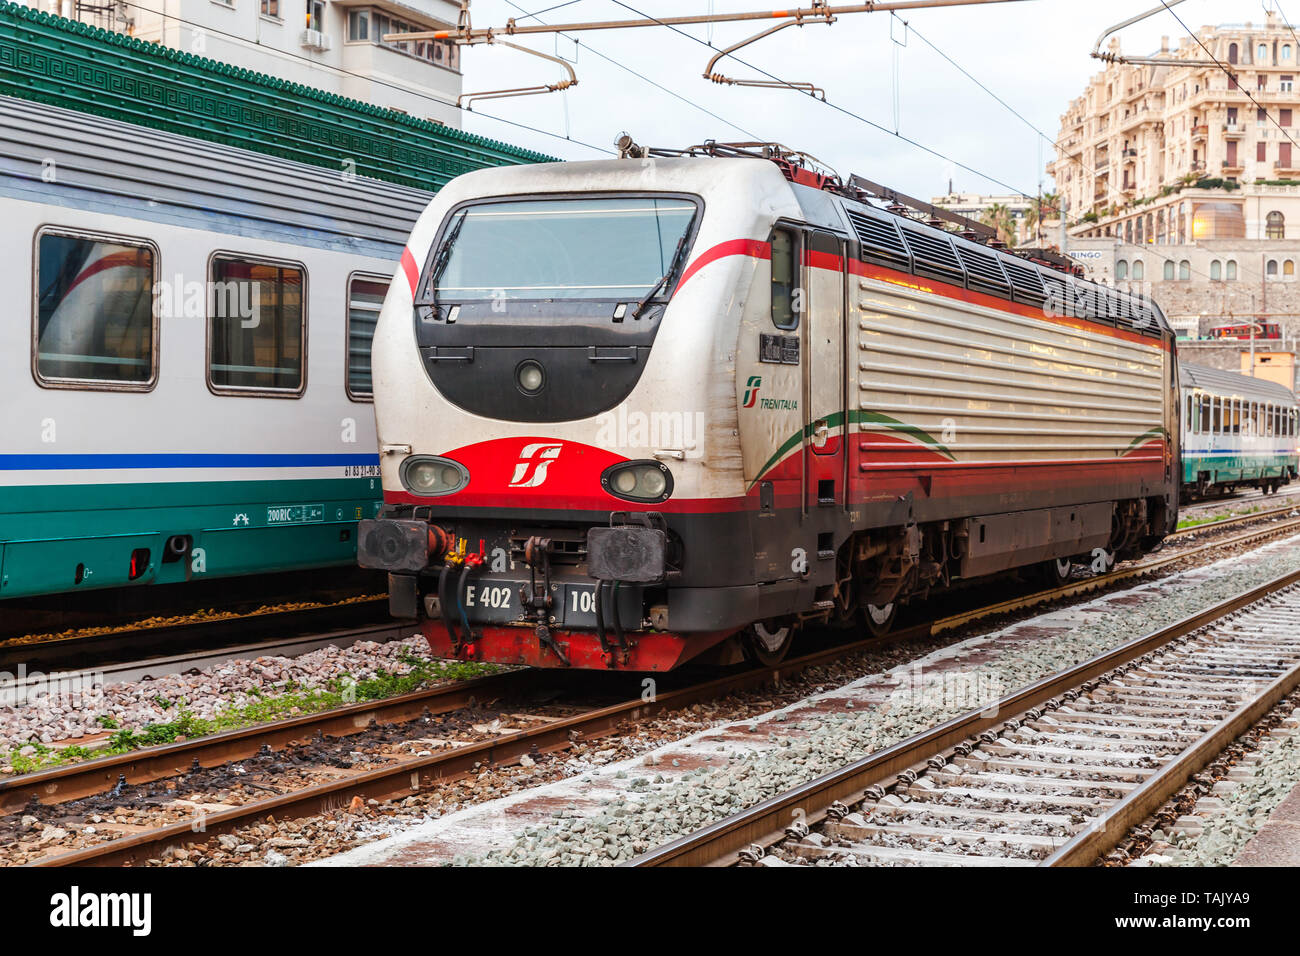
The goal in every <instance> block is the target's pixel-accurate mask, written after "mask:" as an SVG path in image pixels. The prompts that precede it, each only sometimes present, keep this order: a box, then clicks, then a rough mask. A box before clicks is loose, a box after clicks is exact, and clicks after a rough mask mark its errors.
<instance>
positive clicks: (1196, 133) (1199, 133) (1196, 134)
mask: <svg viewBox="0 0 1300 956" xmlns="http://www.w3.org/2000/svg"><path fill="white" fill-rule="evenodd" d="M1209 135H1210V127H1209V125H1208V124H1206V123H1202V124H1201V125H1200V126H1193V127H1192V140H1193V141H1196V140H1198V139H1199V140H1205V139H1206V138H1207V137H1208V136H1209Z"/></svg>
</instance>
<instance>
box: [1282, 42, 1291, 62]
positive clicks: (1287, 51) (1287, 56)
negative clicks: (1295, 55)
mask: <svg viewBox="0 0 1300 956" xmlns="http://www.w3.org/2000/svg"><path fill="white" fill-rule="evenodd" d="M1290 61H1291V44H1289V43H1283V44H1282V62H1283V63H1289V62H1290Z"/></svg>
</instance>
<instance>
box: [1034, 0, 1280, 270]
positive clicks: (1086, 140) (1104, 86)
mask: <svg viewBox="0 0 1300 956" xmlns="http://www.w3.org/2000/svg"><path fill="white" fill-rule="evenodd" d="M1198 37H1199V39H1200V41H1201V43H1204V45H1205V48H1208V49H1209V50H1210V52H1211V53H1212V54H1213V56H1214V58H1215V59H1217V60H1219V61H1220V62H1221V63H1223V64H1224V65H1226V66H1228V67H1229V69H1230V70H1232V71H1233V72H1232V75H1229V74H1228V73H1225V72H1224V70H1222V69H1220V68H1219V67H1218V66H1216V65H1215V64H1214V63H1212V62H1210V61H1209V58H1208V57H1207V56H1206V53H1205V50H1204V49H1202V47H1201V43H1198V42H1197V41H1196V40H1194V39H1192V38H1191V37H1188V38H1187V39H1185V40H1183V41H1181V42H1180V43H1179V44H1178V46H1177V47H1176V48H1171V46H1170V44H1169V42H1168V40H1167V39H1166V40H1165V41H1164V42H1163V43H1162V45H1161V49H1160V51H1158V52H1157V53H1155V54H1153V55H1152V56H1151V57H1150V58H1149V59H1152V60H1154V61H1155V62H1153V63H1145V64H1141V65H1139V64H1126V63H1110V64H1109V65H1108V66H1107V67H1106V69H1105V70H1103V71H1102V72H1101V73H1098V74H1097V75H1096V76H1094V77H1093V78H1092V80H1091V82H1090V83H1089V84H1088V88H1087V90H1086V91H1085V92H1084V94H1083V95H1082V96H1080V97H1078V98H1077V99H1076V100H1074V101H1073V102H1072V103H1071V104H1070V107H1069V109H1068V110H1067V111H1066V113H1065V114H1064V115H1063V116H1062V118H1061V131H1060V135H1059V137H1058V143H1059V144H1060V148H1059V149H1058V152H1057V156H1056V158H1055V159H1054V160H1053V161H1052V162H1051V163H1050V164H1049V165H1048V172H1049V173H1051V175H1052V177H1053V179H1055V181H1056V185H1057V192H1058V193H1059V194H1060V198H1061V208H1062V210H1063V212H1064V213H1065V216H1066V219H1067V221H1069V222H1073V223H1075V225H1074V226H1073V227H1072V231H1073V232H1076V233H1079V234H1083V235H1115V236H1120V237H1122V238H1123V239H1124V240H1125V241H1126V242H1133V243H1136V244H1138V245H1141V244H1144V243H1152V242H1154V243H1160V242H1169V241H1171V240H1173V239H1175V238H1176V239H1177V241H1179V242H1186V241H1191V240H1193V239H1199V238H1211V236H1213V237H1216V238H1250V239H1262V238H1287V237H1289V236H1292V235H1300V232H1297V231H1296V230H1297V229H1300V218H1297V217H1300V145H1298V144H1300V97H1297V94H1296V88H1295V83H1296V76H1297V74H1298V73H1300V44H1298V43H1297V40H1296V33H1295V32H1294V31H1293V30H1292V28H1291V27H1290V26H1289V25H1288V24H1286V23H1284V22H1282V21H1281V20H1280V19H1279V18H1278V17H1277V15H1276V14H1274V13H1269V14H1268V18H1267V20H1266V21H1265V23H1263V24H1251V23H1246V24H1225V25H1222V26H1217V27H1203V28H1202V29H1201V30H1200V31H1199V33H1198ZM1109 52H1110V53H1111V54H1113V55H1119V54H1120V52H1121V51H1120V47H1119V41H1118V40H1112V41H1111V45H1110V50H1109ZM1247 91H1249V95H1247ZM1252 98H1253V99H1252ZM1256 104H1258V105H1256ZM1288 223H1289V226H1288Z"/></svg>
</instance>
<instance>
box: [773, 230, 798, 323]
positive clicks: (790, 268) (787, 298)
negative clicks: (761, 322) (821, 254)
mask: <svg viewBox="0 0 1300 956" xmlns="http://www.w3.org/2000/svg"><path fill="white" fill-rule="evenodd" d="M798 263H799V239H798V237H797V236H796V235H795V233H794V231H793V230H791V229H776V230H773V232H772V324H773V325H775V326H776V327H777V328H778V329H795V328H798V327H799V306H800V299H801V298H802V296H801V294H800V290H799V288H798V275H799V268H798Z"/></svg>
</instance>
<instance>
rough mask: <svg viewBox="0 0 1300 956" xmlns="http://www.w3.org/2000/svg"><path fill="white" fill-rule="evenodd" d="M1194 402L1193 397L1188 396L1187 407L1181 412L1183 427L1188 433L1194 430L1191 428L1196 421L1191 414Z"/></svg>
mask: <svg viewBox="0 0 1300 956" xmlns="http://www.w3.org/2000/svg"><path fill="white" fill-rule="evenodd" d="M1195 401H1196V399H1195V397H1194V396H1192V395H1188V396H1187V407H1186V408H1185V409H1184V410H1183V427H1184V428H1186V429H1187V430H1188V431H1189V432H1190V431H1193V430H1194V429H1193V427H1192V426H1193V423H1194V422H1195V421H1196V419H1195V418H1194V417H1193V414H1192V403H1193V402H1195Z"/></svg>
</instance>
